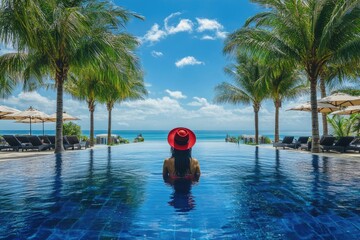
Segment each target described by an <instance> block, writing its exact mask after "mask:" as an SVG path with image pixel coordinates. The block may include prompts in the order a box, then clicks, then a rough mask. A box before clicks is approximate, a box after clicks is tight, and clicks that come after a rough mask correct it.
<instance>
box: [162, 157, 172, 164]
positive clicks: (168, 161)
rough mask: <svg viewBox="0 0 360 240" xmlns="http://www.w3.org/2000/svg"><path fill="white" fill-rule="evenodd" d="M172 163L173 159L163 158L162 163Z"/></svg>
mask: <svg viewBox="0 0 360 240" xmlns="http://www.w3.org/2000/svg"><path fill="white" fill-rule="evenodd" d="M173 161H174V158H165V160H164V163H171V162H173Z"/></svg>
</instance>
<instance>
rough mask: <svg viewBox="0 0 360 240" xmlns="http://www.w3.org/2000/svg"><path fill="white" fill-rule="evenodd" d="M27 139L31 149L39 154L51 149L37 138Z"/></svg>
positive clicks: (30, 137) (29, 137)
mask: <svg viewBox="0 0 360 240" xmlns="http://www.w3.org/2000/svg"><path fill="white" fill-rule="evenodd" d="M28 139H29V141H30V143H31V145H32V147H31V149H35V150H38V151H39V152H40V151H43V150H48V149H50V148H51V146H50V144H46V143H43V142H42V141H41V139H40V138H39V137H38V136H28Z"/></svg>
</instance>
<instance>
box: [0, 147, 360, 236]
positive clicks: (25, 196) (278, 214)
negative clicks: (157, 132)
mask: <svg viewBox="0 0 360 240" xmlns="http://www.w3.org/2000/svg"><path fill="white" fill-rule="evenodd" d="M192 153H193V156H194V157H196V158H197V159H198V160H199V162H200V166H201V171H202V175H201V177H200V181H199V182H198V183H197V184H195V185H187V184H186V183H183V182H179V183H178V184H177V185H175V186H171V185H167V184H165V183H164V182H163V179H162V163H163V159H164V158H166V157H168V156H169V154H170V149H169V145H168V144H167V143H166V142H165V141H156V140H154V141H147V142H144V143H133V144H123V145H118V146H113V147H106V146H103V147H98V148H95V149H87V150H75V151H67V152H66V153H65V154H62V155H48V156H42V157H41V158H36V157H30V158H24V159H21V158H20V159H16V160H14V159H13V160H8V161H0V213H1V214H0V239H48V240H52V239H62V240H63V239H84V240H85V239H86V240H89V239H90V240H91V239H119V240H120V239H164V240H168V239H249V240H253V239H256V240H257V239H293V240H296V239H301V240H305V239H306V240H307V239H339V240H343V239H344V240H347V239H360V161H358V159H342V158H341V155H338V156H339V157H336V158H330V157H322V156H318V155H312V154H309V153H305V152H303V151H296V152H294V151H286V150H281V151H279V150H275V149H268V148H258V147H253V146H247V145H237V144H233V143H225V142H217V141H202V140H201V141H199V142H197V143H196V145H195V146H194V148H193V152H192Z"/></svg>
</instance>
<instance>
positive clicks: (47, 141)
mask: <svg viewBox="0 0 360 240" xmlns="http://www.w3.org/2000/svg"><path fill="white" fill-rule="evenodd" d="M39 138H40V140H41V141H42V142H43V143H45V144H49V145H50V148H53V149H54V148H55V137H54V142H53V143H52V142H51V141H50V139H49V137H48V136H39Z"/></svg>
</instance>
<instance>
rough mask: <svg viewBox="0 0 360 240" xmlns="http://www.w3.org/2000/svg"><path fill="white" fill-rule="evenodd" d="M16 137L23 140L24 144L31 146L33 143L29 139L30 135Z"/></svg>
mask: <svg viewBox="0 0 360 240" xmlns="http://www.w3.org/2000/svg"><path fill="white" fill-rule="evenodd" d="M15 137H16V139H17V140H19V142H21V144H22V145H25V146H31V143H30V141H29V138H28V136H25V135H15Z"/></svg>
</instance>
